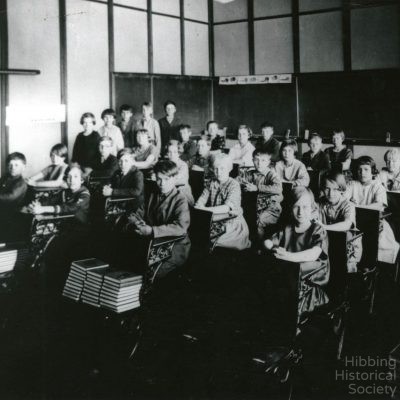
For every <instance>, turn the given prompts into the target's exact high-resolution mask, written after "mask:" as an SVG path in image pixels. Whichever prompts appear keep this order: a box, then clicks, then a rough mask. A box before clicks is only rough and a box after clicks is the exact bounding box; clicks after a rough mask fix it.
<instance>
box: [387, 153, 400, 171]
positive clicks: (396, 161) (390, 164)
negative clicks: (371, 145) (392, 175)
mask: <svg viewBox="0 0 400 400" xmlns="http://www.w3.org/2000/svg"><path fill="white" fill-rule="evenodd" d="M386 167H387V169H388V170H389V172H397V171H398V170H400V158H395V157H389V158H388V159H387V161H386Z"/></svg>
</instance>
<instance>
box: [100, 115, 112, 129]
mask: <svg viewBox="0 0 400 400" xmlns="http://www.w3.org/2000/svg"><path fill="white" fill-rule="evenodd" d="M103 121H104V125H106V126H112V125H113V123H114V116H112V115H105V116H104V118H103Z"/></svg>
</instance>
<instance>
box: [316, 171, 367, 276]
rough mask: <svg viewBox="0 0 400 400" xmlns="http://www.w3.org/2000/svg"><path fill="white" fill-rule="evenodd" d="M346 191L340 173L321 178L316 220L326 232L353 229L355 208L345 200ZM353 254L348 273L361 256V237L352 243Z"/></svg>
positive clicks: (355, 266)
mask: <svg viewBox="0 0 400 400" xmlns="http://www.w3.org/2000/svg"><path fill="white" fill-rule="evenodd" d="M346 189H347V186H346V179H345V177H344V175H343V174H342V173H340V172H337V171H329V172H328V173H326V174H325V175H324V176H323V177H322V180H321V192H322V194H323V196H322V198H321V201H320V203H319V205H318V206H319V209H318V214H319V215H318V219H319V221H320V223H321V225H322V227H323V228H324V229H325V230H327V231H335V232H346V231H348V230H349V229H351V228H354V227H355V223H356V211H355V206H354V203H352V202H351V201H349V200H348V199H347V198H346V196H345V193H346ZM353 252H354V254H353V255H352V257H351V260H348V265H347V267H348V272H356V271H357V263H358V262H359V261H360V260H361V256H362V240H361V237H360V238H359V239H356V240H355V241H354V242H353Z"/></svg>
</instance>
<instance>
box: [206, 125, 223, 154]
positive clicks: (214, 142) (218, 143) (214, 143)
mask: <svg viewBox="0 0 400 400" xmlns="http://www.w3.org/2000/svg"><path fill="white" fill-rule="evenodd" d="M205 136H206V140H208V141H210V143H211V151H218V150H224V148H225V138H224V137H223V136H221V135H220V134H219V127H218V122H216V121H208V122H207V129H206V132H205Z"/></svg>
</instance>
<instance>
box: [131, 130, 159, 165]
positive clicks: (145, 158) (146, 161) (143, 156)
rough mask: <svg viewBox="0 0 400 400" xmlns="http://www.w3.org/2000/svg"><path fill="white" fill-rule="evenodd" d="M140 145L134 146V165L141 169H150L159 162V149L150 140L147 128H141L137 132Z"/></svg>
mask: <svg viewBox="0 0 400 400" xmlns="http://www.w3.org/2000/svg"><path fill="white" fill-rule="evenodd" d="M136 141H137V143H138V145H137V146H136V147H134V148H133V158H134V165H135V167H137V168H139V169H150V168H152V167H153V165H154V164H155V163H156V162H157V157H158V153H157V149H156V148H155V147H154V146H153V145H152V144H151V143H150V141H149V133H148V131H147V130H146V129H140V130H139V131H138V132H137V133H136Z"/></svg>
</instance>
